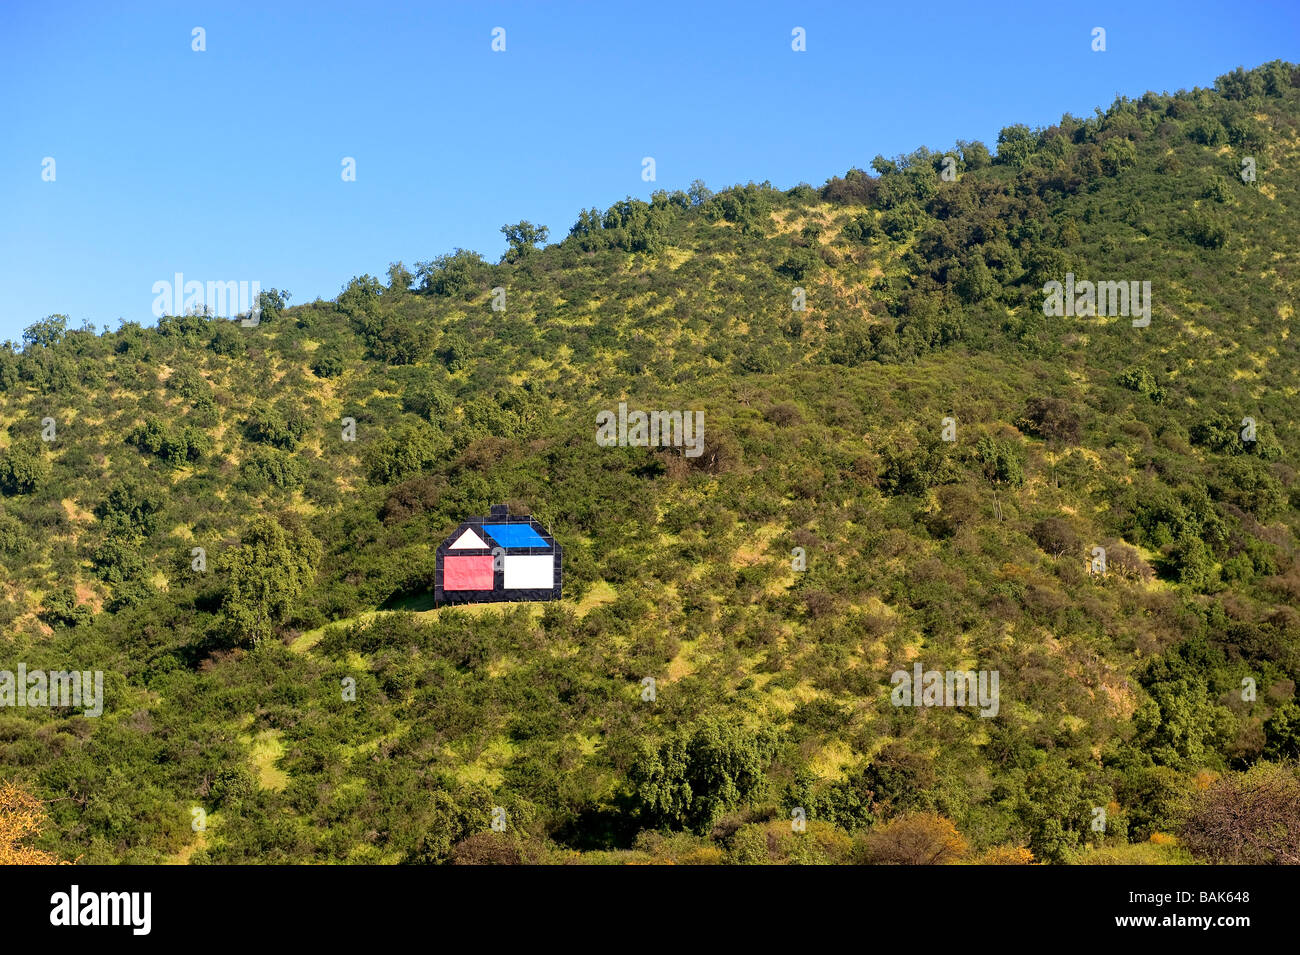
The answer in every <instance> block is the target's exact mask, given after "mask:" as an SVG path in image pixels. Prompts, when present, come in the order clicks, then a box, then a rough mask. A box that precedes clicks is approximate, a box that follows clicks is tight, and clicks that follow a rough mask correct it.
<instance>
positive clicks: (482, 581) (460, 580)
mask: <svg viewBox="0 0 1300 955" xmlns="http://www.w3.org/2000/svg"><path fill="white" fill-rule="evenodd" d="M494 580H495V578H494V574H493V572H492V555H491V554H483V555H482V556H481V557H463V556H462V557H451V556H447V557H444V558H443V559H442V589H443V590H491V589H492V585H493V583H494Z"/></svg>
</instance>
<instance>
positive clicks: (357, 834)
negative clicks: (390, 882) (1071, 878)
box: [0, 63, 1300, 863]
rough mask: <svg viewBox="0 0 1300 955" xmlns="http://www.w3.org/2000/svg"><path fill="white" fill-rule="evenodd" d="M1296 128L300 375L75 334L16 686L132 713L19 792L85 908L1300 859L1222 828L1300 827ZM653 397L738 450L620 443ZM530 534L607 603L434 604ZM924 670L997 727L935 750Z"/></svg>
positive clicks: (11, 446)
mask: <svg viewBox="0 0 1300 955" xmlns="http://www.w3.org/2000/svg"><path fill="white" fill-rule="evenodd" d="M1298 126H1300V70H1297V68H1296V67H1294V66H1292V65H1290V64H1283V63H1272V64H1267V65H1265V66H1262V67H1259V68H1258V69H1256V70H1253V71H1249V72H1244V71H1240V70H1239V71H1237V72H1235V73H1233V74H1230V75H1228V76H1225V77H1222V78H1220V80H1219V82H1218V83H1217V85H1216V87H1215V89H1213V90H1205V89H1197V90H1194V91H1191V92H1180V93H1179V94H1177V95H1172V96H1171V95H1156V94H1153V93H1147V94H1145V95H1143V96H1142V97H1140V98H1138V99H1126V98H1122V99H1120V100H1118V101H1116V102H1115V103H1114V104H1113V105H1112V106H1111V107H1110V108H1109V109H1108V110H1106V111H1104V112H1103V111H1101V110H1098V111H1097V113H1096V115H1095V116H1092V117H1089V118H1086V119H1078V118H1074V117H1070V116H1066V117H1064V118H1063V119H1062V120H1061V122H1060V124H1059V125H1057V126H1053V127H1051V128H1049V129H1041V130H1030V129H1027V128H1025V127H1010V128H1008V129H1006V130H1004V131H1003V133H1002V136H1001V137H1000V140H999V143H998V144H997V146H996V149H995V153H996V155H995V156H992V155H990V150H989V149H987V148H985V147H984V146H983V145H982V144H979V143H958V144H957V145H956V146H955V147H953V148H951V149H947V150H940V151H939V152H930V151H928V150H926V149H921V150H918V151H917V152H915V153H913V154H912V155H910V156H905V157H899V158H897V159H895V160H886V159H883V158H881V157H877V159H876V160H875V161H874V162H872V163H871V164H870V170H869V171H862V170H852V171H850V172H849V173H848V174H847V175H845V176H844V177H842V178H840V177H836V178H833V179H831V180H829V181H828V182H827V183H826V184H825V186H824V187H822V188H820V189H817V188H812V187H809V186H799V187H797V188H794V189H790V190H788V191H782V190H777V189H774V188H772V187H771V186H770V185H769V184H767V183H764V184H762V185H755V184H749V185H747V186H743V187H735V188H731V189H726V190H723V191H720V192H717V193H712V192H710V191H709V190H708V189H707V188H705V187H704V186H703V185H702V184H697V185H696V186H695V187H694V188H692V189H691V190H690V192H689V193H658V194H656V195H655V196H654V198H653V201H651V202H650V203H645V202H642V201H639V200H633V199H628V200H626V201H623V202H619V203H617V204H615V205H614V206H612V207H611V208H610V209H608V210H606V211H603V212H602V211H600V210H590V211H587V212H583V213H582V214H581V216H580V217H579V219H578V222H577V223H576V224H575V225H574V226H573V228H572V230H571V231H570V232H569V234H568V236H567V237H566V238H564V239H563V241H560V242H557V243H554V244H551V245H547V246H544V247H537V246H535V245H534V244H530V243H529V242H527V241H525V240H524V239H518V240H516V241H515V242H514V243H513V245H512V249H511V251H510V252H509V253H508V254H507V255H506V257H505V259H504V260H503V261H502V262H501V263H498V264H492V263H489V262H486V261H484V260H483V259H482V258H481V257H479V256H478V255H476V254H474V253H472V252H466V251H460V250H457V251H455V252H453V253H451V254H448V255H443V256H440V257H438V258H436V259H433V260H432V261H429V262H421V263H417V264H416V265H414V266H413V267H412V269H411V270H408V269H407V268H405V267H403V266H401V265H400V264H398V265H395V266H394V267H393V268H392V269H391V270H390V273H389V276H388V280H387V282H386V283H385V282H381V281H379V280H377V279H375V278H373V277H371V276H368V275H366V276H361V277H358V278H355V279H353V280H352V281H351V282H349V283H348V285H347V286H346V287H345V288H344V289H343V291H342V293H341V294H340V295H339V296H338V298H337V300H336V301H320V300H318V301H315V302H311V303H308V304H303V305H296V306H293V307H289V306H288V305H287V302H286V296H285V294H284V293H280V292H272V293H267V294H266V295H264V298H263V305H264V308H263V312H262V315H261V322H260V324H258V325H257V326H255V327H243V326H241V324H240V323H239V322H237V321H230V320H226V319H218V318H210V317H205V316H202V315H189V316H171V317H167V318H164V319H162V320H160V321H159V322H158V324H157V327H156V328H144V327H141V326H140V325H138V324H135V323H132V322H127V323H126V324H124V325H123V326H122V327H121V328H120V329H118V330H117V331H115V332H112V333H107V332H106V333H104V334H96V333H95V332H94V331H93V329H81V330H77V329H72V328H69V327H68V326H67V323H66V321H65V319H64V318H63V317H62V316H53V317H51V318H50V319H47V320H46V321H44V322H40V323H37V324H36V325H34V326H32V328H31V329H29V331H28V333H27V335H26V336H25V341H24V344H23V346H22V347H21V348H19V347H17V346H10V347H8V348H6V349H3V350H0V443H2V444H3V449H2V451H0V492H2V493H3V497H2V498H0V579H2V580H3V600H0V618H2V620H3V625H4V628H3V629H4V636H3V637H2V638H0V669H15V668H16V667H17V665H18V663H19V662H22V663H23V664H25V666H26V668H27V669H28V670H33V669H37V668H44V669H45V670H51V671H52V670H71V669H79V670H92V671H93V670H101V671H103V672H104V683H105V694H106V700H105V706H104V713H103V715H102V716H100V717H86V716H83V715H80V712H79V711H71V710H58V709H55V710H52V711H51V710H49V709H34V708H30V707H0V778H9V779H13V780H15V781H17V782H19V783H20V784H21V785H23V786H24V787H25V788H26V789H27V790H28V791H29V792H31V793H33V794H35V795H38V796H39V797H40V798H42V799H47V800H51V801H50V802H49V804H48V805H49V814H50V826H49V829H48V830H47V832H46V833H45V835H44V836H43V837H42V843H41V844H42V846H43V847H44V848H46V849H48V850H50V851H52V852H55V853H56V854H57V855H59V856H60V857H62V858H66V859H74V858H80V859H81V860H82V861H83V862H118V861H121V862H133V863H155V862H165V861H178V862H183V861H188V862H190V863H196V862H209V861H210V862H215V863H227V862H442V861H447V860H452V859H454V860H458V861H475V860H478V861H512V860H520V859H524V860H531V861H547V862H550V861H592V862H618V861H648V860H661V861H678V862H718V861H739V862H752V861H780V860H789V861H803V862H810V861H811V862H816V861H834V862H845V861H876V862H881V861H912V860H911V859H910V858H909V857H908V856H907V853H908V852H909V851H911V849H910V848H909V847H914V846H916V845H917V844H921V845H925V846H939V847H940V849H939V851H937V852H935V853H932V854H931V856H930V857H932V858H936V859H939V860H941V861H942V860H965V861H972V860H985V861H1023V860H1024V859H1025V858H1028V856H1029V854H1030V853H1032V857H1033V858H1034V859H1035V860H1037V861H1048V862H1065V861H1092V860H1105V861H1125V860H1140V861H1174V862H1177V861H1190V860H1193V859H1221V860H1225V861H1285V860H1286V859H1287V858H1288V856H1287V853H1288V852H1291V853H1295V852H1296V842H1295V840H1296V838H1297V836H1296V835H1295V834H1294V833H1291V834H1278V833H1272V834H1271V835H1268V836H1267V837H1266V838H1264V837H1262V838H1261V839H1253V840H1239V839H1235V838H1234V834H1233V833H1225V832H1224V831H1223V829H1224V825H1223V824H1222V820H1223V819H1225V818H1228V817H1229V815H1230V813H1229V811H1228V809H1225V808H1224V807H1232V806H1240V805H1242V804H1243V801H1244V803H1245V804H1248V805H1246V809H1245V810H1243V811H1242V813H1240V814H1239V815H1240V818H1241V819H1244V820H1245V821H1243V822H1240V823H1239V825H1241V826H1249V825H1251V824H1252V823H1251V822H1250V820H1251V819H1252V818H1253V817H1252V816H1251V815H1250V812H1251V811H1252V810H1251V806H1253V805H1254V803H1251V802H1250V799H1249V798H1248V796H1246V795H1243V793H1250V792H1254V793H1256V794H1257V793H1259V792H1260V791H1264V792H1274V791H1276V792H1277V793H1279V794H1280V795H1279V796H1278V798H1280V799H1285V798H1288V797H1287V796H1286V794H1287V793H1290V794H1291V796H1290V797H1289V798H1292V799H1294V798H1295V795H1294V794H1295V792H1296V790H1297V788H1300V781H1298V780H1297V776H1296V769H1295V763H1294V760H1295V759H1296V757H1297V756H1298V755H1300V706H1297V700H1296V689H1295V687H1296V681H1297V680H1300V612H1298V609H1300V607H1298V605H1300V563H1298V562H1297V540H1298V535H1300V481H1298V480H1297V473H1296V467H1297V457H1296V454H1297V448H1300V426H1298V424H1297V420H1296V411H1297V407H1298V405H1297V394H1298V393H1300V355H1298V345H1300V342H1297V340H1296V339H1294V338H1292V333H1293V331H1294V319H1295V303H1296V301H1297V297H1298V293H1300V275H1298V269H1300V255H1298V253H1300V247H1298V246H1300V239H1298V237H1297V228H1296V226H1297V222H1298V221H1300V218H1298V216H1297V213H1298V212H1300V197H1298V196H1297V180H1296V176H1295V170H1296V169H1297V168H1300V130H1298ZM945 157H951V158H950V159H949V160H947V161H946V160H945ZM1247 157H1249V158H1250V159H1251V160H1253V168H1254V170H1255V178H1254V181H1244V178H1249V177H1243V176H1242V171H1243V160H1244V159H1246V158H1247ZM813 172H815V171H814V170H810V174H811V173H813ZM1067 275H1070V276H1072V277H1073V279H1072V280H1073V281H1076V282H1083V281H1085V280H1087V281H1093V282H1124V283H1129V282H1138V283H1139V287H1140V283H1141V282H1149V283H1150V289H1151V292H1150V295H1151V310H1150V322H1149V324H1147V325H1138V326H1136V327H1135V325H1134V323H1133V321H1132V320H1131V318H1130V316H1127V315H1119V316H1115V315H1112V316H1107V317H1099V316H1088V315H1077V314H1068V315H1067V314H1062V315H1059V316H1058V315H1048V314H1045V312H1044V301H1045V298H1046V296H1045V294H1044V286H1045V285H1047V283H1049V282H1053V281H1057V282H1061V283H1066V282H1067ZM494 289H499V290H503V291H500V292H496V293H494V291H493V290H494ZM799 289H802V290H803V299H804V301H805V302H806V308H804V309H803V310H797V309H795V308H794V307H793V304H794V303H796V302H797V300H798V298H799V292H798V291H797V290H799ZM51 294H52V297H55V298H57V292H52V293H51ZM503 298H504V309H499V308H497V309H494V307H493V303H494V301H495V302H496V303H497V305H498V306H499V305H500V304H501V301H502V299H503ZM1071 311H1073V309H1072V310H1071ZM1135 315H1136V312H1135ZM1138 320H1139V322H1140V321H1141V319H1140V317H1139V318H1138ZM620 402H627V404H628V406H629V408H631V409H633V410H637V409H642V410H652V409H656V410H657V409H665V410H681V411H700V412H702V413H703V421H704V431H703V453H701V454H699V455H698V456H688V455H687V454H685V453H684V451H685V449H683V448H648V447H612V448H609V447H601V446H600V445H599V444H598V443H597V441H596V439H595V436H596V418H597V415H598V414H599V413H600V412H601V411H603V410H617V408H618V405H619V403H620ZM47 419H52V424H53V428H54V433H53V440H43V431H44V432H45V437H49V427H50V424H51V422H50V421H49V420H47ZM344 419H353V421H354V423H355V438H356V440H355V441H350V440H344ZM945 419H951V420H950V421H947V422H945ZM1246 419H1250V420H1249V422H1247V420H1246ZM946 425H947V426H948V427H949V430H948V432H947V434H945V430H944V429H945V426H946ZM1251 428H1253V431H1251V432H1250V435H1253V440H1249V439H1243V437H1242V434H1243V432H1244V431H1248V430H1249V429H1251ZM946 437H955V440H951V441H949V440H945V438H946ZM500 502H506V503H508V504H509V505H510V507H511V509H512V511H513V512H515V513H520V514H528V513H531V514H532V515H534V516H536V517H537V518H538V520H539V521H540V522H541V523H543V524H544V525H545V526H546V527H548V528H549V529H550V531H551V532H552V533H553V534H554V535H555V537H556V538H557V539H558V540H559V541H560V542H561V543H562V545H563V547H564V554H565V598H564V600H562V601H560V602H557V603H552V604H520V605H497V606H488V607H478V608H472V609H463V608H449V607H443V608H437V607H434V606H433V604H432V599H431V592H432V587H433V567H434V549H435V548H436V547H437V545H438V544H439V543H441V542H442V541H443V539H444V538H445V537H446V536H447V535H448V534H450V533H451V531H452V530H453V529H454V528H455V527H456V525H457V524H458V523H459V522H460V521H461V520H463V519H465V518H467V517H470V516H474V515H479V514H486V513H487V512H488V509H489V507H490V506H491V505H493V504H496V503H500ZM1095 547H1104V548H1105V552H1106V559H1107V567H1106V573H1105V574H1104V575H1102V574H1098V573H1092V572H1091V566H1090V562H1091V561H1092V560H1093V556H1092V555H1093V549H1094V548H1095ZM196 548H202V549H203V550H202V552H201V553H200V552H198V551H196ZM196 565H197V566H196ZM799 566H802V568H803V569H797V568H798V567H799ZM11 661H12V662H11ZM916 664H920V665H922V667H923V668H924V669H926V670H940V671H944V670H976V671H988V672H992V671H996V672H997V674H998V677H999V687H1000V691H999V705H998V707H997V712H996V714H995V715H989V716H981V715H980V712H979V711H978V709H976V708H973V707H969V706H968V707H916V706H896V705H894V703H893V702H892V701H891V692H892V691H893V689H894V684H893V682H892V679H891V677H892V674H894V673H895V672H896V671H898V670H903V671H906V672H908V673H911V672H912V671H913V667H914V665H916ZM647 678H649V679H650V680H653V681H654V682H653V685H651V684H650V683H648V682H647ZM1252 687H1253V692H1252V689H1251V688H1252ZM349 697H354V698H349ZM196 810H202V813H201V814H200V813H196ZM501 810H503V811H504V813H502V812H501ZM796 810H800V811H802V813H803V814H804V815H805V816H806V818H807V820H808V823H807V829H806V831H803V832H799V831H796V829H797V828H798V827H797V826H796V825H792V823H791V819H792V813H794V812H795V811H796ZM494 812H495V813H496V817H497V818H499V819H503V820H504V821H505V827H504V831H503V832H498V831H495V830H494V829H493V826H492V822H493V818H494ZM1103 818H1104V821H1105V825H1104V831H1098V830H1097V828H1095V823H1096V822H1097V820H1098V819H1103ZM1232 818H1234V819H1236V818H1238V816H1232ZM196 819H202V820H203V825H202V826H199V829H200V830H201V831H197V830H196V829H195V827H194V825H192V823H194V821H195V820H196ZM1270 840H1272V841H1270ZM1288 840H1290V841H1289V842H1288ZM1261 846H1262V848H1261ZM1018 850H1027V852H1026V851H1018ZM1291 858H1294V856H1292V857H1291Z"/></svg>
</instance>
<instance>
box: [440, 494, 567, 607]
mask: <svg viewBox="0 0 1300 955" xmlns="http://www.w3.org/2000/svg"><path fill="white" fill-rule="evenodd" d="M560 575H561V553H560V545H559V544H557V543H556V541H555V538H554V537H552V536H551V535H550V532H549V531H547V529H546V528H544V527H543V526H542V525H541V524H539V523H537V522H536V521H535V520H533V519H532V518H531V517H511V516H510V513H509V509H508V508H507V507H506V506H505V505H504V504H498V505H494V506H493V507H492V514H491V516H489V517H473V518H470V519H469V520H467V521H464V522H463V523H461V525H460V526H459V527H458V528H456V531H455V533H453V534H452V535H451V536H450V537H448V538H447V539H446V540H445V541H443V542H442V543H441V544H440V545H439V546H438V550H437V554H436V562H435V565H434V585H433V599H434V602H435V603H485V602H489V601H506V600H559V599H560V584H561V580H562V578H561V576H560Z"/></svg>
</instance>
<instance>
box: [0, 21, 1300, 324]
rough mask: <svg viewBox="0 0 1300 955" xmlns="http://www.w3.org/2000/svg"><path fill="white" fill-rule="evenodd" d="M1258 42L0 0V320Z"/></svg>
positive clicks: (424, 245)
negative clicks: (346, 170)
mask: <svg viewBox="0 0 1300 955" xmlns="http://www.w3.org/2000/svg"><path fill="white" fill-rule="evenodd" d="M1135 6H1139V7H1141V9H1135V8H1134V7H1135ZM272 8H274V9H272ZM497 26H500V27H504V28H505V29H506V51H505V52H504V53H494V52H492V50H491V31H492V29H493V27H497ZM796 26H800V27H803V28H805V30H806V31H807V52H804V53H795V52H793V51H792V50H791V48H790V43H791V30H792V29H793V28H794V27H796ZM1096 26H1101V27H1104V28H1105V29H1106V31H1107V51H1106V52H1105V53H1094V52H1092V50H1091V31H1092V28H1093V27H1096ZM194 27H203V28H204V29H205V30H206V44H207V50H206V52H202V53H196V52H193V51H192V50H191V30H192V29H193V28H194ZM1275 58H1282V59H1286V60H1290V61H1293V62H1294V61H1297V60H1300V4H1298V3H1297V2H1296V0H1283V2H1251V0H1245V2H1240V3H1238V2H1231V3H1229V2H1224V0H1214V2H1208V0H1179V2H1160V3H1149V4H1136V5H1135V4H1134V3H1131V2H1121V3H1055V2H1039V3H1024V4H1020V3H1014V4H998V3H980V4H962V3H943V2H936V3H924V4H922V3H916V2H912V3H868V2H865V0H852V2H844V3H765V2H736V3H725V4H724V3H709V2H700V0H696V2H689V3H678V2H662V0H655V2H650V3H621V2H620V3H615V2H612V0H611V2H599V3H596V2H592V3H568V2H546V3H541V2H537V3H522V2H516V3H509V4H491V3H477V2H475V3H445V4H442V3H430V2H425V3H409V4H406V3H385V2H380V0H373V2H355V0H352V2H347V3H333V2H313V3H303V4H292V5H291V4H282V3H268V2H257V3H252V2H242V0H235V2H223V3H192V4H186V3H176V2H170V3H163V2H158V3H148V2H136V3H131V2H113V3H102V2H86V3H59V2H57V0H54V2H51V0H39V2H27V0H3V2H0V130H2V132H0V291H2V293H3V295H2V297H0V339H3V338H14V339H17V337H18V335H19V333H20V331H21V329H22V328H23V327H25V326H27V325H29V324H31V323H32V322H34V321H36V320H38V319H40V318H42V317H44V316H46V315H48V314H51V313H66V314H68V315H69V316H70V317H71V319H72V324H73V325H74V326H75V325H80V324H81V323H82V322H83V321H85V320H89V321H91V322H93V323H94V324H95V325H96V326H102V325H105V324H107V325H110V326H112V327H116V326H117V323H118V320H119V319H132V320H135V321H140V322H143V323H151V322H153V321H154V319H153V316H152V314H151V305H152V303H153V298H154V295H153V292H152V286H153V283H154V282H156V281H159V280H164V279H168V280H169V279H170V278H171V277H172V275H173V274H174V273H176V272H182V273H184V275H185V276H186V279H187V280H188V279H198V280H200V281H205V282H206V281H209V280H218V281H227V280H249V281H252V280H256V281H258V282H260V283H261V285H262V287H263V288H269V287H271V286H276V287H279V288H283V289H289V290H290V291H292V292H293V295H294V298H293V301H294V302H303V301H310V300H312V299H314V298H316V297H317V296H320V297H323V298H332V297H334V296H335V295H337V294H338V292H339V290H340V288H341V287H342V286H343V284H344V283H346V282H347V281H348V280H349V279H350V278H351V277H352V276H353V275H357V274H361V273H364V272H370V273H371V274H373V275H376V276H380V277H383V275H384V273H385V270H386V269H387V266H388V263H389V262H392V261H395V260H398V259H401V260H404V261H405V262H406V263H407V265H408V266H410V265H411V264H412V263H413V262H414V261H416V260H423V259H429V258H432V257H433V256H435V255H438V254H440V253H443V252H446V251H449V250H451V249H452V248H453V247H456V246H461V247H465V248H471V249H475V250H477V251H479V252H481V253H483V254H484V255H485V256H487V257H489V258H491V259H494V260H495V259H496V258H497V257H498V256H499V255H500V254H501V252H502V250H503V248H504V239H503V237H502V236H501V234H500V232H499V231H498V230H499V228H500V226H501V225H502V224H503V223H506V222H516V221H518V220H520V219H529V220H532V221H533V222H537V223H543V224H545V225H548V226H549V227H550V229H551V235H552V239H558V238H562V237H563V236H564V235H565V234H566V233H567V231H568V228H569V226H570V225H571V224H572V223H573V221H574V219H575V218H576V216H577V213H578V210H579V209H580V208H583V207H587V206H593V205H594V206H599V207H601V208H605V207H607V206H609V205H610V204H611V203H613V202H614V201H616V200H618V199H621V198H623V197H624V196H627V195H633V196H641V197H646V196H648V195H649V193H650V192H651V191H653V190H654V189H656V188H665V189H676V188H685V187H686V186H687V185H688V184H689V183H690V182H691V180H693V179H696V178H699V179H703V180H704V181H705V182H706V183H708V184H709V185H710V186H711V187H713V188H719V187H721V186H726V185H730V184H733V183H736V182H746V181H749V180H753V181H756V182H761V181H763V180H765V179H769V180H771V181H772V182H773V183H774V184H775V185H777V186H780V187H783V188H785V187H789V186H793V185H795V184H797V183H799V182H801V181H807V182H810V183H812V184H813V185H820V184H821V183H822V182H823V181H825V179H826V178H827V177H828V176H830V175H833V174H837V173H843V172H844V170H846V169H847V168H848V167H850V166H853V165H860V166H865V165H866V164H867V163H869V162H870V160H871V158H872V157H873V156H875V155H876V154H877V153H883V154H884V155H887V156H892V155H895V154H897V153H900V152H906V151H910V150H911V149H913V148H915V147H916V146H919V145H927V146H930V147H932V148H936V149H937V148H943V147H945V146H949V145H951V144H952V143H953V142H954V141H955V140H957V139H983V140H984V141H985V142H987V143H988V144H989V145H990V147H991V146H992V145H993V144H994V142H995V140H996V138H997V133H998V130H999V129H1001V128H1002V127H1003V126H1005V125H1009V124H1011V123H1015V122H1024V123H1028V124H1030V125H1042V124H1048V123H1052V122H1054V121H1056V120H1058V119H1059V118H1060V116H1061V114H1062V113H1064V112H1071V113H1074V114H1075V115H1089V114H1091V111H1092V108H1093V107H1094V106H1098V105H1101V106H1105V105H1108V104H1109V103H1110V102H1111V101H1112V100H1113V99H1114V97H1115V95H1116V94H1117V93H1123V94H1125V95H1130V96H1136V95H1140V94H1141V93H1142V92H1143V91H1145V90H1147V89H1154V90H1157V91H1161V90H1168V91H1170V92H1172V91H1174V90H1177V89H1179V88H1184V87H1185V88H1189V89H1190V88H1191V87H1193V86H1209V85H1211V84H1212V83H1213V82H1214V79H1215V77H1216V76H1218V75H1220V74H1222V73H1225V72H1227V71H1229V70H1230V69H1232V68H1234V67H1236V66H1238V65H1243V66H1247V67H1252V66H1257V65H1258V64H1260V63H1262V62H1265V61H1267V60H1271V59H1275ZM47 156H50V157H53V158H54V159H55V162H56V177H57V178H56V180H55V181H54V182H52V183H51V182H44V181H42V179H41V169H42V160H43V159H44V157H47ZM345 156H351V157H355V159H356V168H357V180H356V181H355V182H343V181H342V179H341V177H340V172H341V169H342V166H341V162H342V160H343V157H345ZM644 156H653V157H654V158H655V160H656V164H657V174H658V180H657V182H654V183H648V182H644V181H642V179H641V160H642V157H644Z"/></svg>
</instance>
